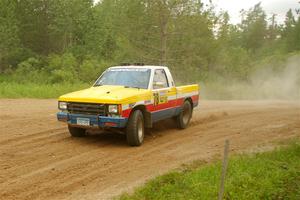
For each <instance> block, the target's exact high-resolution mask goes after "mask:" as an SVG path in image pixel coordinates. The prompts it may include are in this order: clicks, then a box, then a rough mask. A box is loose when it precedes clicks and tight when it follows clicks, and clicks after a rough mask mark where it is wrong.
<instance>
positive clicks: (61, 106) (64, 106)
mask: <svg viewBox="0 0 300 200" xmlns="http://www.w3.org/2000/svg"><path fill="white" fill-rule="evenodd" d="M58 108H59V109H60V110H67V102H61V101H60V102H58Z"/></svg>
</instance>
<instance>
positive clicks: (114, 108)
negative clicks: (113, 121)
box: [108, 105, 118, 113]
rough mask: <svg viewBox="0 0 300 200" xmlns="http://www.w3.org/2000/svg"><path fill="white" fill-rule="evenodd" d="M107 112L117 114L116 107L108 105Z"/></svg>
mask: <svg viewBox="0 0 300 200" xmlns="http://www.w3.org/2000/svg"><path fill="white" fill-rule="evenodd" d="M108 112H109V113H118V105H109V106H108Z"/></svg>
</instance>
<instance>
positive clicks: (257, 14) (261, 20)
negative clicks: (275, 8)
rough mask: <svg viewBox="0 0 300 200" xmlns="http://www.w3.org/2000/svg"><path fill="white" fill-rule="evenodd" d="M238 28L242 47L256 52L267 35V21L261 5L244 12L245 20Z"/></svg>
mask: <svg viewBox="0 0 300 200" xmlns="http://www.w3.org/2000/svg"><path fill="white" fill-rule="evenodd" d="M240 27H241V30H242V40H243V41H242V42H243V46H244V47H245V48H246V49H248V50H250V51H252V52H256V51H257V50H258V49H259V48H260V47H262V46H263V44H264V41H265V38H266V34H267V21H266V14H265V12H264V11H263V9H262V7H261V3H258V4H256V5H255V6H254V7H253V8H250V9H249V10H248V11H247V12H246V18H245V19H244V20H243V21H242V23H241V25H240Z"/></svg>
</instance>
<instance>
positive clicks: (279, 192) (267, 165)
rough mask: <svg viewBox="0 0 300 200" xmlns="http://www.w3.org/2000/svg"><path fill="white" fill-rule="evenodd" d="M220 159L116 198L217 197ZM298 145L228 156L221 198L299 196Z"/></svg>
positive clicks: (153, 181) (299, 147)
mask: <svg viewBox="0 0 300 200" xmlns="http://www.w3.org/2000/svg"><path fill="white" fill-rule="evenodd" d="M220 173H221V164H220V162H217V163H214V164H210V165H204V166H203V165H200V166H199V167H198V168H196V169H195V167H193V168H186V169H183V170H182V171H179V172H178V171H176V172H171V173H168V174H166V175H163V176H159V177H157V178H155V179H153V180H150V181H149V182H148V183H146V185H145V186H143V187H140V188H138V189H136V190H135V192H134V193H133V194H131V195H129V194H123V195H122V196H121V197H120V199H122V200H129V199H149V200H150V199H217V195H218V189H219V181H220ZM299 183H300V144H299V143H295V144H294V143H293V144H291V145H289V146H288V147H285V148H280V149H276V150H274V151H272V152H266V153H257V154H254V155H239V156H235V157H231V158H230V160H229V165H228V172H227V177H226V182H225V199H254V200H255V199H299V198H300V190H299Z"/></svg>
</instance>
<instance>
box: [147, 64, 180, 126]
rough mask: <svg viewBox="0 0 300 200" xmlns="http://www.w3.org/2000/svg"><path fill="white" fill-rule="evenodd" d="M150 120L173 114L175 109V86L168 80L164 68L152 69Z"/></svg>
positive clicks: (168, 116)
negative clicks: (151, 109)
mask: <svg viewBox="0 0 300 200" xmlns="http://www.w3.org/2000/svg"><path fill="white" fill-rule="evenodd" d="M152 84H153V85H152V89H153V90H152V92H153V111H152V113H153V114H152V120H153V121H154V122H155V121H158V120H162V119H166V118H170V117H172V116H174V114H175V110H176V108H175V107H176V88H175V87H174V86H173V85H172V83H171V82H170V81H169V80H168V78H167V75H166V72H165V70H164V69H156V70H155V71H154V76H153V83H152Z"/></svg>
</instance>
